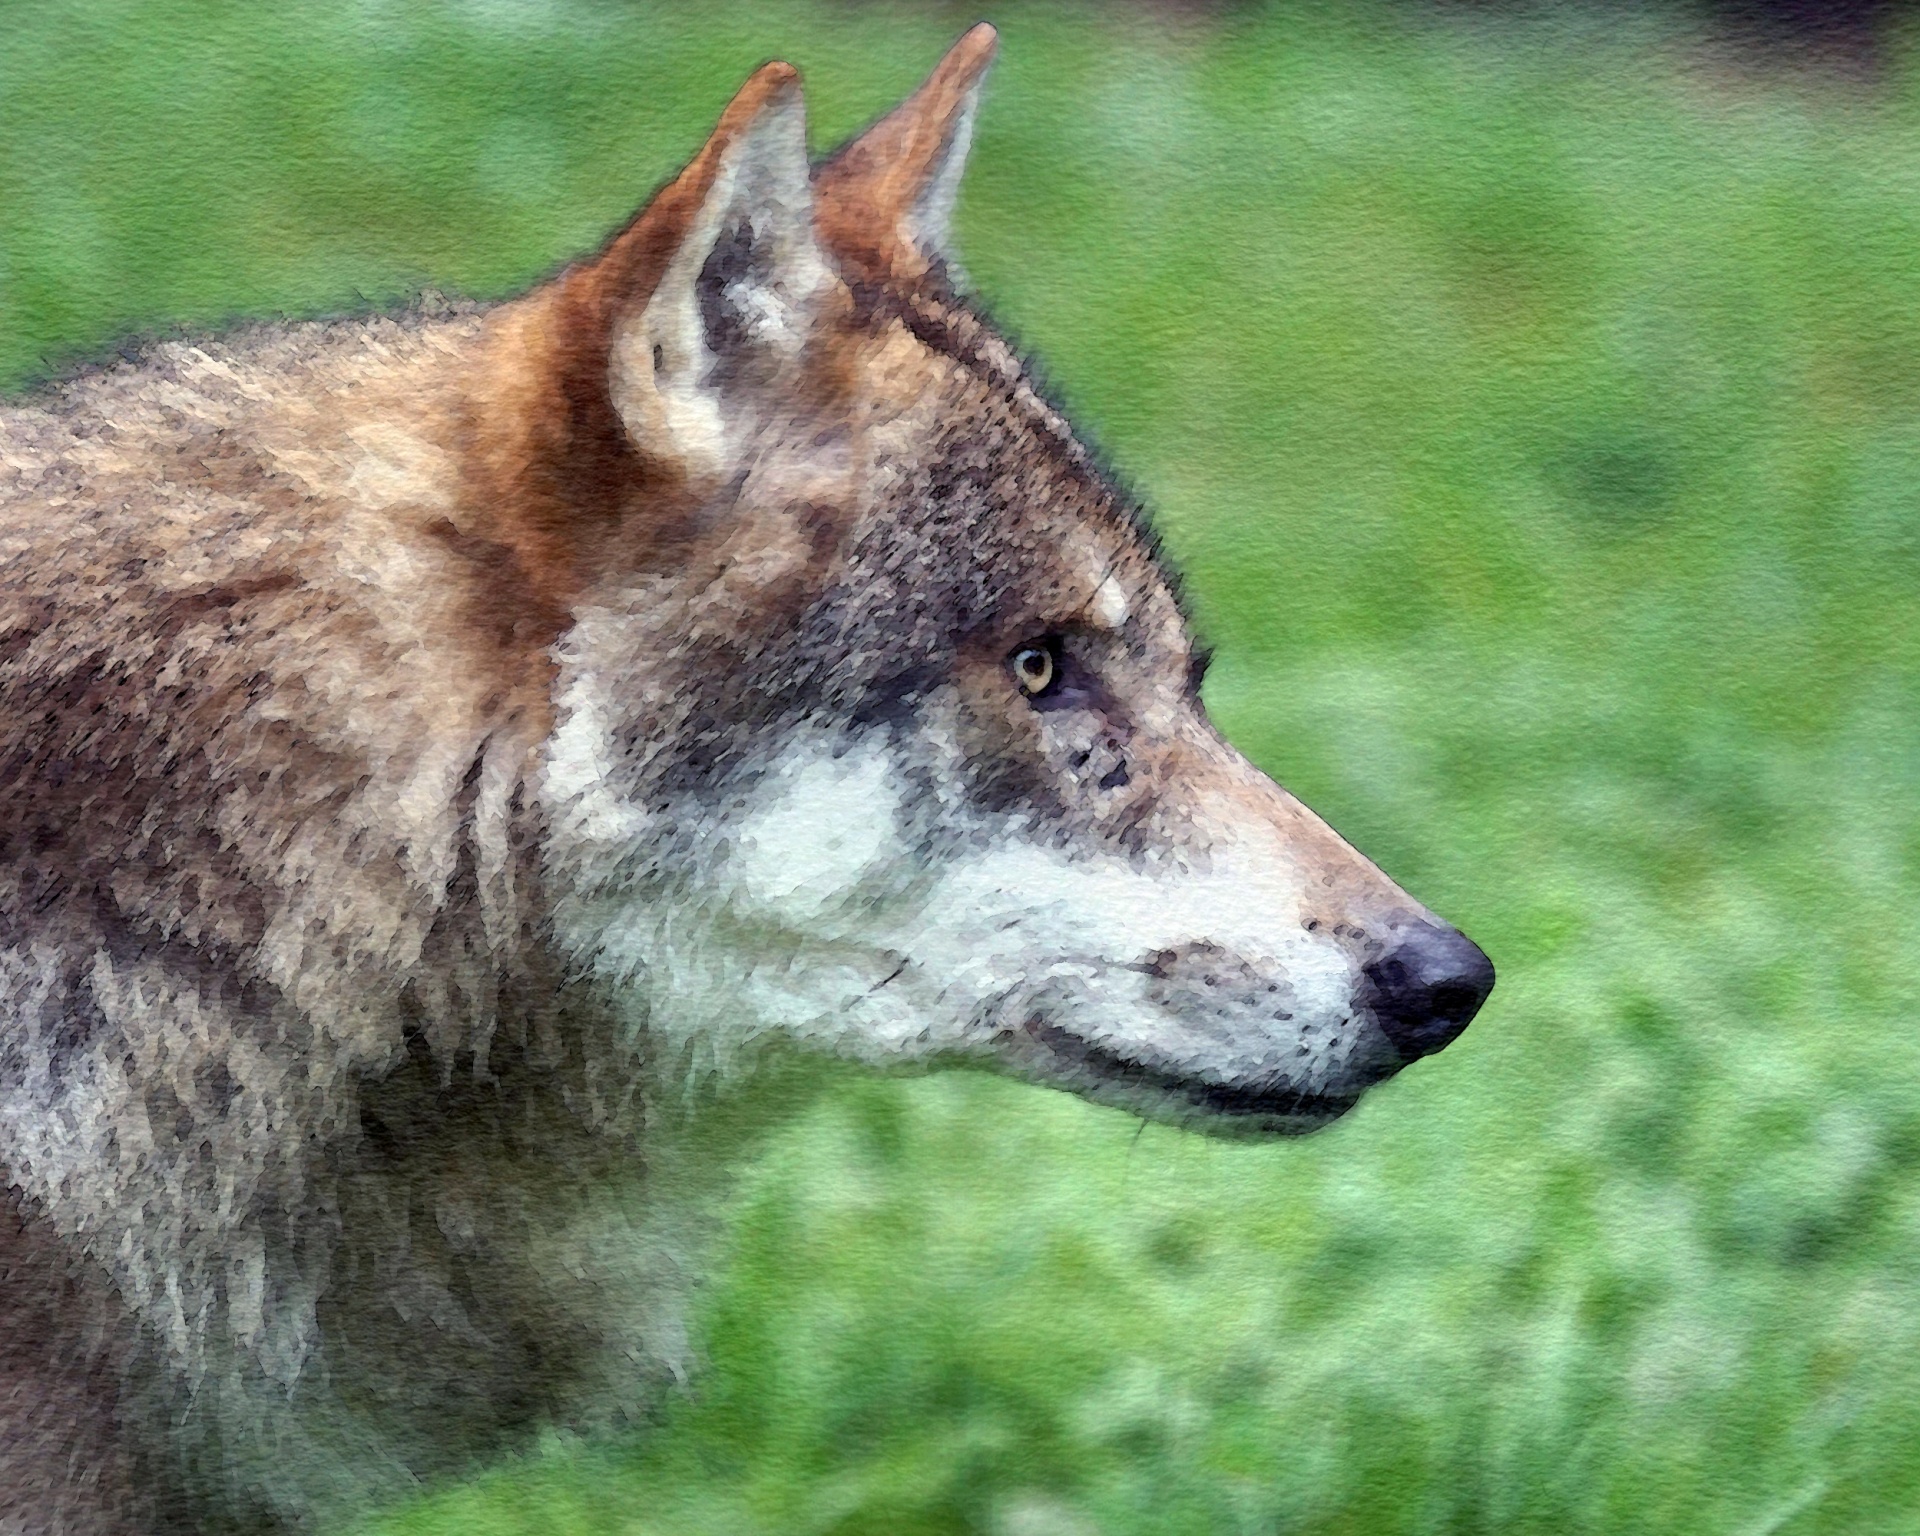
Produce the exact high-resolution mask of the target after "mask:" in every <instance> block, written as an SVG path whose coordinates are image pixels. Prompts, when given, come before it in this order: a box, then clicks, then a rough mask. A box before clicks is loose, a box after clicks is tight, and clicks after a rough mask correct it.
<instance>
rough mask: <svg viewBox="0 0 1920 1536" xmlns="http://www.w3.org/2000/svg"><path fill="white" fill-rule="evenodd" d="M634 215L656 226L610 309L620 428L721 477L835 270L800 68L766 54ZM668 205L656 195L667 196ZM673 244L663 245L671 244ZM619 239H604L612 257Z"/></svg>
mask: <svg viewBox="0 0 1920 1536" xmlns="http://www.w3.org/2000/svg"><path fill="white" fill-rule="evenodd" d="M682 183H687V184H688V185H687V190H686V194H685V196H684V197H675V198H673V199H672V200H671V201H670V202H668V201H667V200H666V198H665V197H664V195H663V197H662V198H660V199H656V200H655V203H654V204H653V205H652V206H650V207H649V208H648V209H647V211H646V212H645V213H643V214H642V215H641V217H640V219H639V220H638V221H637V223H636V233H637V232H638V231H639V229H640V227H641V226H644V225H647V224H649V223H651V222H656V221H657V222H658V223H660V224H661V225H662V226H664V228H663V230H662V235H663V237H664V238H662V239H661V241H660V244H661V246H662V247H663V248H665V249H663V251H662V253H661V255H662V257H663V259H661V258H656V259H657V260H658V261H659V266H658V271H657V275H656V276H655V278H654V281H653V283H652V285H651V287H650V290H649V291H648V292H647V293H646V294H645V296H644V297H643V298H642V297H639V296H637V295H636V296H633V297H632V298H630V300H629V302H628V303H626V304H625V305H624V306H621V307H620V309H619V311H618V312H617V313H616V314H615V315H614V316H613V327H612V336H611V340H610V344H609V347H608V358H607V364H608V375H607V387H608V391H609V394H610V396H611V399H612V402H613V406H614V409H615V411H616V412H617V413H618V414H619V416H620V418H621V420H622V422H623V423H624V424H625V427H626V429H627V434H628V436H629V437H630V438H631V439H632V440H633V442H634V443H635V444H636V445H637V446H638V447H639V448H640V449H641V450H642V451H643V452H647V453H650V454H653V455H655V456H660V455H665V456H667V457H670V458H671V459H673V460H675V461H676V462H678V463H679V464H680V465H681V466H682V467H683V468H684V470H685V472H686V473H687V475H688V477H689V478H691V479H695V480H700V479H724V478H725V477H727V476H729V475H731V474H732V473H733V472H734V469H735V468H736V466H737V464H738V462H739V460H740V456H741V454H742V452H743V451H744V449H745V447H746V444H747V441H748V439H749V438H750V437H751V435H752V431H753V428H754V426H755V425H756V422H757V418H758V417H759V415H760V410H759V409H758V407H759V405H760V404H761V402H760V401H759V400H758V399H757V398H756V395H757V394H758V392H760V391H762V390H765V389H767V388H768V387H769V386H772V385H774V384H776V383H777V382H778V381H779V379H780V378H781V376H782V375H783V373H785V372H786V371H787V370H788V369H789V367H790V365H791V364H792V363H793V362H794V361H795V360H796V359H797V358H798V357H799V355H800V353H801V352H802V350H803V349H804V348H805V345H806V342H807V338H808V335H809V334H810V332H811V330H812V328H813V322H814V316H815V308H816V305H817V303H818V300H819V298H820V296H821V295H822V294H823V292H824V291H825V290H826V289H827V288H828V287H829V286H830V285H831V283H832V281H833V279H832V276H831V274H830V272H829V270H828V268H827V264H826V260H825V258H824V257H823V256H822V254H821V252H820V249H819V246H818V245H817V244H816V242H815V239H814V232H813V192H812V187H811V184H810V180H809V174H808V166H807V133H806V110H805V106H804V103H803V101H802V99H801V94H800V81H799V76H798V75H797V74H796V73H795V72H794V70H793V69H792V68H791V67H790V66H788V65H784V64H769V65H767V66H765V67H764V68H762V69H761V70H759V71H758V72H757V73H756V74H755V75H754V76H753V77H752V78H751V79H750V80H748V82H747V83H746V85H745V86H744V87H743V88H742V89H741V91H740V93H739V95H737V96H736V97H735V98H734V100H733V102H732V103H731V104H730V105H729V106H728V108H727V110H726V112H725V113H723V114H722V116H721V119H720V124H719V127H718V128H717V129H716V130H715V131H714V134H713V137H712V139H711V140H709V141H708V144H707V146H706V148H705V149H704V150H702V152H701V154H700V156H699V157H698V158H697V159H696V160H695V162H694V163H693V165H692V166H690V167H689V168H688V170H687V172H686V173H685V174H684V175H683V176H682V177H681V179H680V181H679V182H676V183H675V184H674V187H673V189H671V190H673V191H674V192H676V193H677V192H679V190H680V187H681V185H682ZM663 202H664V203H666V206H664V207H663V206H662V203H663ZM666 247H670V248H666ZM621 254H622V253H621V252H620V250H619V246H618V243H616V246H615V247H614V249H612V250H610V251H609V252H608V253H607V259H608V260H610V261H616V260H618V258H619V257H620V255H621Z"/></svg>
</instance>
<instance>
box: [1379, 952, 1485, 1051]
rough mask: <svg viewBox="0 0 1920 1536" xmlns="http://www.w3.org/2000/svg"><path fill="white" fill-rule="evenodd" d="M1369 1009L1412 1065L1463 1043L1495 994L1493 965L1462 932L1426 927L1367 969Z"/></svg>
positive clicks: (1396, 1047)
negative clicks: (1462, 1035)
mask: <svg viewBox="0 0 1920 1536" xmlns="http://www.w3.org/2000/svg"><path fill="white" fill-rule="evenodd" d="M1364 974H1365V976H1366V979H1367V999H1366V1001H1367V1004H1368V1006H1369V1007H1370V1008H1372V1010H1373V1016H1374V1017H1375V1018H1376V1019H1378V1020H1379V1021H1380V1027H1381V1028H1382V1029H1383V1030H1385V1031H1386V1034H1387V1038H1388V1039H1389V1040H1391V1041H1392V1042H1393V1044H1394V1048H1395V1049H1396V1050H1398V1051H1399V1052H1400V1054H1401V1055H1402V1056H1404V1057H1406V1058H1407V1059H1408V1060H1409V1061H1411V1060H1413V1059H1414V1058H1415V1057H1417V1056H1431V1055H1432V1054H1433V1053H1434V1052H1435V1051H1439V1050H1444V1049H1445V1048H1446V1047H1447V1046H1449V1045H1451V1044H1452V1043H1453V1042H1454V1041H1455V1040H1456V1039H1458V1038H1459V1035H1460V1031H1461V1030H1463V1029H1465V1028H1466V1027H1467V1023H1468V1021H1469V1020H1470V1019H1472V1017H1473V1016H1474V1015H1475V1014H1476V1013H1478V1012H1479V1011H1480V1005H1481V1004H1482V1003H1484V1002H1485V1001H1486V1000H1487V994H1488V993H1489V992H1491V991H1492V990H1493V962H1492V961H1491V960H1489V959H1488V958H1487V957H1486V955H1485V954H1483V953H1482V952H1481V949H1480V946H1479V945H1478V944H1476V943H1474V942H1473V940H1472V939H1470V938H1468V937H1467V936H1466V935H1465V934H1464V933H1462V932H1461V931H1460V930H1459V929H1458V928H1442V927H1437V926H1435V925H1434V924H1431V923H1422V924H1421V925H1420V926H1419V927H1418V928H1415V929H1413V930H1412V931H1411V932H1410V933H1406V934H1404V935H1403V936H1402V937H1401V938H1400V941H1399V942H1398V943H1397V944H1396V945H1394V947H1393V948H1392V949H1390V950H1388V951H1387V952H1386V954H1384V955H1382V956H1381V957H1380V958H1379V959H1378V960H1375V961H1372V962H1371V963H1369V964H1368V965H1367V966H1366V967H1364Z"/></svg>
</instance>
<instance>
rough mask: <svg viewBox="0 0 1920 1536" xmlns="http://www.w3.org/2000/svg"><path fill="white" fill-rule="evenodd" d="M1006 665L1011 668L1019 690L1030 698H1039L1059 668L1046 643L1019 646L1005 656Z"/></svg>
mask: <svg viewBox="0 0 1920 1536" xmlns="http://www.w3.org/2000/svg"><path fill="white" fill-rule="evenodd" d="M1007 665H1008V666H1010V667H1012V668H1013V680H1014V681H1015V682H1016V683H1018V684H1019V685H1020V691H1021V692H1022V693H1024V694H1025V695H1026V696H1027V697H1028V698H1030V699H1037V698H1039V697H1040V695H1041V694H1043V693H1045V692H1046V691H1047V690H1048V689H1049V688H1051V687H1052V686H1053V680H1054V678H1055V676H1057V675H1058V673H1059V670H1060V669H1059V667H1057V666H1056V665H1055V664H1054V660H1053V649H1052V647H1051V646H1046V645H1023V646H1021V647H1020V649H1019V650H1017V651H1015V652H1014V653H1013V655H1012V656H1010V657H1008V658H1007Z"/></svg>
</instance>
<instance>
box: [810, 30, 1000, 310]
mask: <svg viewBox="0 0 1920 1536" xmlns="http://www.w3.org/2000/svg"><path fill="white" fill-rule="evenodd" d="M997 46H998V35H997V34H996V33H995V32H994V30H993V28H992V27H990V26H988V25H987V23H985V22H984V21H983V22H981V23H980V24H979V25H978V26H976V27H974V28H973V29H972V30H971V31H969V32H968V33H967V34H966V35H965V36H964V37H962V38H961V39H960V41H959V42H957V43H955V44H954V45H953V47H951V48H950V49H948V50H947V55H946V57H945V58H943V59H942V60H941V61H940V62H939V63H938V64H937V65H935V66H934V70H933V73H932V74H930V75H929V76H927V79H926V82H925V83H924V84H923V85H922V86H921V87H920V89H919V90H917V91H915V92H914V93H913V94H912V95H911V96H909V97H908V98H907V99H906V100H905V101H903V102H902V103H901V104H900V105H899V106H898V107H896V108H895V109H894V110H893V111H891V112H889V113H888V114H887V115H886V116H885V117H883V118H881V119H880V121H879V122H877V123H875V124H874V125H873V126H872V127H871V128H869V129H868V130H867V131H866V132H865V133H863V134H861V135H860V136H859V137H858V138H857V139H855V140H853V142H852V143H850V144H848V145H847V146H846V147H845V148H843V149H841V150H840V151H839V152H838V153H836V154H835V155H834V156H833V158H832V159H830V160H828V161H827V163H826V164H825V165H823V166H821V167H820V169H819V170H818V171H817V172H816V173H815V175H814V196H815V199H816V201H817V208H816V211H815V218H816V220H817V222H818V224H819V227H820V231H821V234H822V235H823V237H824V238H825V239H826V242H827V244H828V246H829V248H830V249H832V251H833V252H834V254H835V255H837V256H839V257H840V258H841V259H842V260H843V261H845V262H847V263H848V264H849V266H850V267H851V268H852V269H853V270H855V271H857V272H859V273H860V274H861V275H862V276H865V277H868V278H872V279H882V278H886V277H889V276H891V277H914V276H918V275H919V274H920V273H922V272H924V271H926V270H927V269H928V268H929V267H931V266H933V265H934V264H935V263H936V262H940V263H944V264H946V265H947V266H948V267H950V268H951V267H953V266H954V261H953V254H952V245H951V241H950V234H951V229H950V226H951V221H952V218H953V205H954V201H955V199H956V198H957V197H958V196H959V193H960V175H961V172H962V171H964V170H965V169H966V164H967V149H968V147H969V145H970V144H971V143H972V140H973V119H974V114H975V112H976V111H977V110H978V108H979V105H980V86H981V83H982V82H983V81H984V80H985V79H986V76H987V69H988V66H990V65H991V64H992V63H993V55H994V50H995V48H996V47H997Z"/></svg>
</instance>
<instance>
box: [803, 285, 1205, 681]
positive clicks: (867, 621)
mask: <svg viewBox="0 0 1920 1536" xmlns="http://www.w3.org/2000/svg"><path fill="white" fill-rule="evenodd" d="M903 333H904V336H905V338H906V340H905V342H904V344H903ZM866 340H867V341H868V344H869V347H870V348H871V350H872V352H874V353H876V354H877V355H878V357H879V359H880V360H881V362H880V365H879V366H872V365H870V366H869V369H868V371H869V373H870V374H871V381H870V384H869V387H870V388H871V389H872V390H873V392H874V394H873V397H871V399H870V403H869V404H868V408H867V410H865V411H863V412H861V413H860V418H857V419H864V421H865V423H866V426H865V431H864V436H865V439H866V440H865V441H864V442H861V443H857V444H854V445H852V446H853V449H854V453H855V456H856V457H857V458H858V459H859V460H860V461H861V463H862V464H863V466H864V473H863V474H862V475H861V479H862V481H863V482H864V483H862V484H861V485H860V486H858V488H857V489H855V490H854V493H853V495H852V497H851V498H850V500H851V501H852V502H853V503H854V504H853V505H852V506H850V507H847V508H846V509H844V511H843V512H842V513H841V515H842V516H843V517H844V518H845V522H844V524H843V526H842V529H841V537H840V539H839V540H838V541H836V543H835V546H834V547H833V548H832V549H831V550H830V553H829V560H830V566H829V569H830V572H831V573H832V579H831V581H830V585H829V586H828V588H827V589H826V590H825V591H824V592H823V593H822V594H821V595H822V597H823V598H825V599H826V602H825V603H824V604H823V610H824V611H823V614H822V617H827V618H831V617H833V616H839V617H842V618H844V619H847V620H852V621H855V623H856V625H857V633H862V634H868V635H871V634H874V633H875V632H876V628H877V627H880V626H884V629H885V634H886V639H887V642H888V649H889V650H891V651H894V652H895V653H900V654H912V655H923V656H936V655H941V654H944V653H947V652H949V651H950V650H951V649H952V648H953V647H955V646H965V645H966V644H968V643H969V642H973V643H978V644H982V645H986V646H996V645H1003V644H1004V645H1013V644H1018V643H1019V642H1021V641H1024V640H1029V639H1034V638H1038V637H1040V636H1041V635H1043V634H1044V633H1046V632H1047V631H1049V630H1054V629H1063V630H1064V629H1090V630H1101V631H1109V632H1124V633H1125V634H1126V635H1127V636H1128V638H1129V639H1131V640H1132V641H1133V642H1134V643H1135V644H1137V645H1142V646H1154V645H1171V646H1175V647H1179V648H1182V649H1184V646H1185V638H1184V634H1185V621H1184V616H1183V614H1182V612H1181V609H1180V604H1179V601H1178V596H1177V590H1176V587H1175V583H1174V581H1173V578H1172V575H1171V573H1170V572H1169V570H1168V569H1167V567H1166V566H1165V564H1164V561H1163V558H1162V556H1161V553H1160V551H1159V548H1158V546H1157V543H1156V541H1155V540H1154V539H1153V537H1152V534H1151V532H1150V531H1149V529H1148V528H1147V525H1146V523H1145V520H1144V516H1143V514H1142V513H1141V512H1140V510H1139V508H1138V506H1137V503H1135V502H1134V501H1133V500H1132V499H1131V498H1129V497H1128V496H1127V495H1126V494H1125V493H1124V491H1122V490H1121V489H1120V488H1119V487H1118V486H1117V485H1115V483H1114V482H1113V481H1112V479H1111V478H1110V477H1109V476H1108V475H1107V474H1106V473H1105V472H1104V471H1103V470H1102V469H1101V468H1100V466H1099V465H1098V464H1097V463H1096V462H1095V461H1094V458H1093V456H1092V454H1090V453H1089V452H1088V450H1087V448H1086V447H1085V446H1084V444H1083V443H1082V442H1081V441H1080V440H1079V439H1078V438H1077V437H1076V436H1075V435H1074V433H1073V431H1072V429H1071V428H1070V427H1069V426H1068V424H1067V422H1066V420H1065V418H1064V417H1063V416H1062V415H1061V414H1060V413H1059V412H1058V411H1057V410H1056V409H1055V408H1054V407H1053V406H1052V405H1050V404H1049V403H1047V402H1046V401H1045V400H1044V399H1043V398H1042V397H1041V396H1040V394H1039V393H1038V391H1037V390H1036V389H1035V387H1034V385H1033V383H1032V381H1031V379H1030V378H1029V376H1028V374H1027V373H1026V371H1025V369H1024V368H1023V367H1022V366H1021V365H1020V364H1019V362H1018V361H1017V360H1016V359H1015V357H1014V355H1013V353H1012V351H1011V349H1010V348H1008V346H1007V345H1006V343H1005V342H1004V341H1002V340H1001V339H1000V338H999V337H998V336H996V335H995V334H994V333H993V332H992V331H991V329H990V328H989V327H988V326H987V324H986V322H985V321H984V320H983V319H981V317H980V316H979V315H978V314H977V313H975V312H974V311H973V310H972V309H970V308H968V307H967V306H965V305H964V304H962V303H960V302H959V301H958V300H957V299H954V298H951V297H949V296H946V295H933V294H926V293H922V294H919V295H915V296H913V297H912V298H910V299H906V300H894V299H892V298H890V297H883V298H881V299H880V300H879V301H878V302H877V303H876V305H875V315H874V318H873V319H872V320H870V321H869V322H868V325H867V328H866ZM909 349H910V350H909ZM828 515H832V514H831V513H829V514H828ZM813 638H816V639H820V640H824V639H827V638H835V639H842V640H844V639H846V638H849V637H848V636H847V635H845V634H838V635H833V636H831V637H830V636H828V635H816V636H814V637H813Z"/></svg>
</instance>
